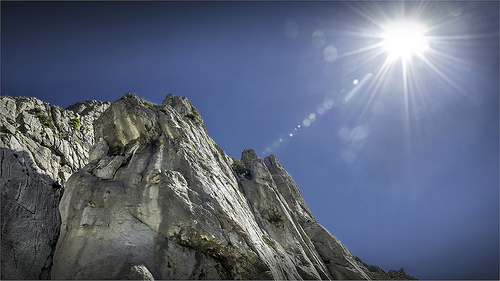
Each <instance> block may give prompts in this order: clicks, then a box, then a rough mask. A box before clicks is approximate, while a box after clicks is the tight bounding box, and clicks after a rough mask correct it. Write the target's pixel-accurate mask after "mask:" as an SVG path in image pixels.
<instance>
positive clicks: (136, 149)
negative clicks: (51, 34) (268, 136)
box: [51, 94, 368, 280]
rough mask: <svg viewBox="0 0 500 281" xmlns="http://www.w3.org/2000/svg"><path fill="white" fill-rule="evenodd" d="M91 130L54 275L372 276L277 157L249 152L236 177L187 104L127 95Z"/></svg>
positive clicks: (69, 189) (67, 198)
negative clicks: (329, 228)
mask: <svg viewBox="0 0 500 281" xmlns="http://www.w3.org/2000/svg"><path fill="white" fill-rule="evenodd" d="M81 112H84V110H83V111H81ZM94 129H95V145H94V146H93V148H92V149H91V151H90V152H89V163H88V164H87V165H86V166H85V167H83V168H82V169H80V170H79V171H78V172H76V173H74V174H73V175H72V176H71V177H70V178H69V179H68V180H67V182H66V184H65V192H64V195H63V196H62V199H61V202H60V205H59V209H60V212H61V219H62V225H61V230H60V237H59V240H58V241H57V247H56V251H55V254H54V262H53V267H52V272H51V277H52V278H53V279H136V278H138V279H144V280H151V279H152V278H154V279H267V280H268V279H293V280H301V279H308V280H311V279H337V278H343V279H368V276H367V275H366V274H365V273H364V272H363V270H362V269H361V268H360V267H359V265H358V264H357V263H356V262H355V261H354V259H353V256H352V254H351V253H350V252H349V251H348V250H347V249H346V248H345V247H344V246H343V245H342V243H341V242H340V241H338V239H336V238H335V237H334V236H333V235H332V234H330V233H329V232H328V231H327V230H326V229H324V228H323V227H322V226H321V225H319V223H317V222H316V220H315V218H314V216H313V215H312V213H311V211H310V210H309V208H308V207H307V205H306V203H305V202H304V199H303V198H302V196H301V194H300V191H299V189H298V187H297V186H296V184H295V182H294V181H293V179H292V178H291V176H290V175H289V174H288V173H287V172H286V171H285V170H284V169H283V167H282V166H281V164H279V162H278V160H277V159H276V157H275V156H273V155H271V156H269V157H266V158H265V159H264V160H262V159H260V158H259V157H257V155H256V154H255V153H254V152H253V151H252V150H246V151H244V152H243V153H242V155H241V161H242V162H243V163H244V164H245V166H246V168H247V170H246V172H245V173H243V174H238V173H237V172H235V171H233V169H232V165H233V160H232V159H231V158H229V157H228V156H227V155H226V154H225V153H224V151H223V150H222V149H220V147H218V146H217V145H216V144H215V142H214V141H213V140H212V139H211V138H210V137H208V135H207V133H206V130H205V128H204V123H203V120H202V118H201V116H200V115H199V114H198V112H197V111H196V109H195V108H194V107H193V106H192V105H191V103H190V102H189V101H188V100H187V99H186V98H181V97H175V96H173V95H168V96H167V97H166V99H165V100H164V101H163V103H162V105H153V104H151V103H148V102H146V101H144V100H142V99H140V98H138V97H137V96H135V95H132V94H126V95H124V96H123V97H122V98H120V99H119V100H117V101H115V102H113V103H112V104H111V106H110V107H109V108H108V109H107V110H106V111H105V112H104V113H102V114H101V115H100V117H99V118H98V119H97V120H96V121H95V123H94Z"/></svg>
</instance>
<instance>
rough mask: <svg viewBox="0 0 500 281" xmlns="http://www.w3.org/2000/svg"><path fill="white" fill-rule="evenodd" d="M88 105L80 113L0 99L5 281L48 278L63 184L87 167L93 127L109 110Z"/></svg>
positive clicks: (26, 100)
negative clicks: (101, 115) (75, 121)
mask: <svg viewBox="0 0 500 281" xmlns="http://www.w3.org/2000/svg"><path fill="white" fill-rule="evenodd" d="M88 102H89V103H90V104H88V106H87V107H86V111H85V112H80V113H78V112H73V111H71V110H64V109H62V108H60V107H58V106H54V105H50V104H48V103H46V102H43V101H40V100H38V99H36V98H28V97H16V98H12V97H8V96H1V97H0V157H1V159H0V186H1V193H2V204H1V211H2V218H1V224H2V232H1V233H2V237H1V238H2V239H1V247H2V258H1V263H2V265H1V278H2V279H39V278H41V279H47V278H49V277H50V268H51V266H52V256H53V251H54V249H55V245H56V242H57V238H58V236H59V228H60V223H61V221H60V215H59V212H58V206H59V200H60V198H61V196H62V193H63V190H64V182H65V181H66V180H67V179H68V178H69V176H70V175H71V174H72V173H74V172H76V171H77V170H79V169H80V168H82V167H83V166H84V165H85V164H86V163H87V158H88V149H89V147H90V146H91V145H92V144H93V142H94V135H93V129H92V123H93V121H94V120H95V118H96V117H97V116H99V115H100V113H102V112H103V111H104V110H105V109H106V108H107V107H108V106H109V103H103V102H99V101H88ZM77 105H78V104H77ZM75 118H77V119H79V120H80V126H79V127H78V130H77V129H76V127H75V126H72V125H71V121H72V120H74V119H75Z"/></svg>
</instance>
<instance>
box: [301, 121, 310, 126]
mask: <svg viewBox="0 0 500 281" xmlns="http://www.w3.org/2000/svg"><path fill="white" fill-rule="evenodd" d="M302 125H304V126H306V127H309V126H310V125H311V120H309V119H306V120H304V121H303V122H302Z"/></svg>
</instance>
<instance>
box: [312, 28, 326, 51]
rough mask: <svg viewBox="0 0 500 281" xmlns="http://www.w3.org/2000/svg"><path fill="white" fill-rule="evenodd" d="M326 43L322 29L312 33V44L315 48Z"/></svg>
mask: <svg viewBox="0 0 500 281" xmlns="http://www.w3.org/2000/svg"><path fill="white" fill-rule="evenodd" d="M325 43H326V36H325V33H323V31H315V32H314V33H313V35H312V44H313V45H314V46H315V47H316V48H321V47H323V45H325Z"/></svg>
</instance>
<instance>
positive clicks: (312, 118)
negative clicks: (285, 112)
mask: <svg viewBox="0 0 500 281" xmlns="http://www.w3.org/2000/svg"><path fill="white" fill-rule="evenodd" d="M309 119H310V120H311V121H314V120H316V113H314V112H313V113H311V114H309Z"/></svg>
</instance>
